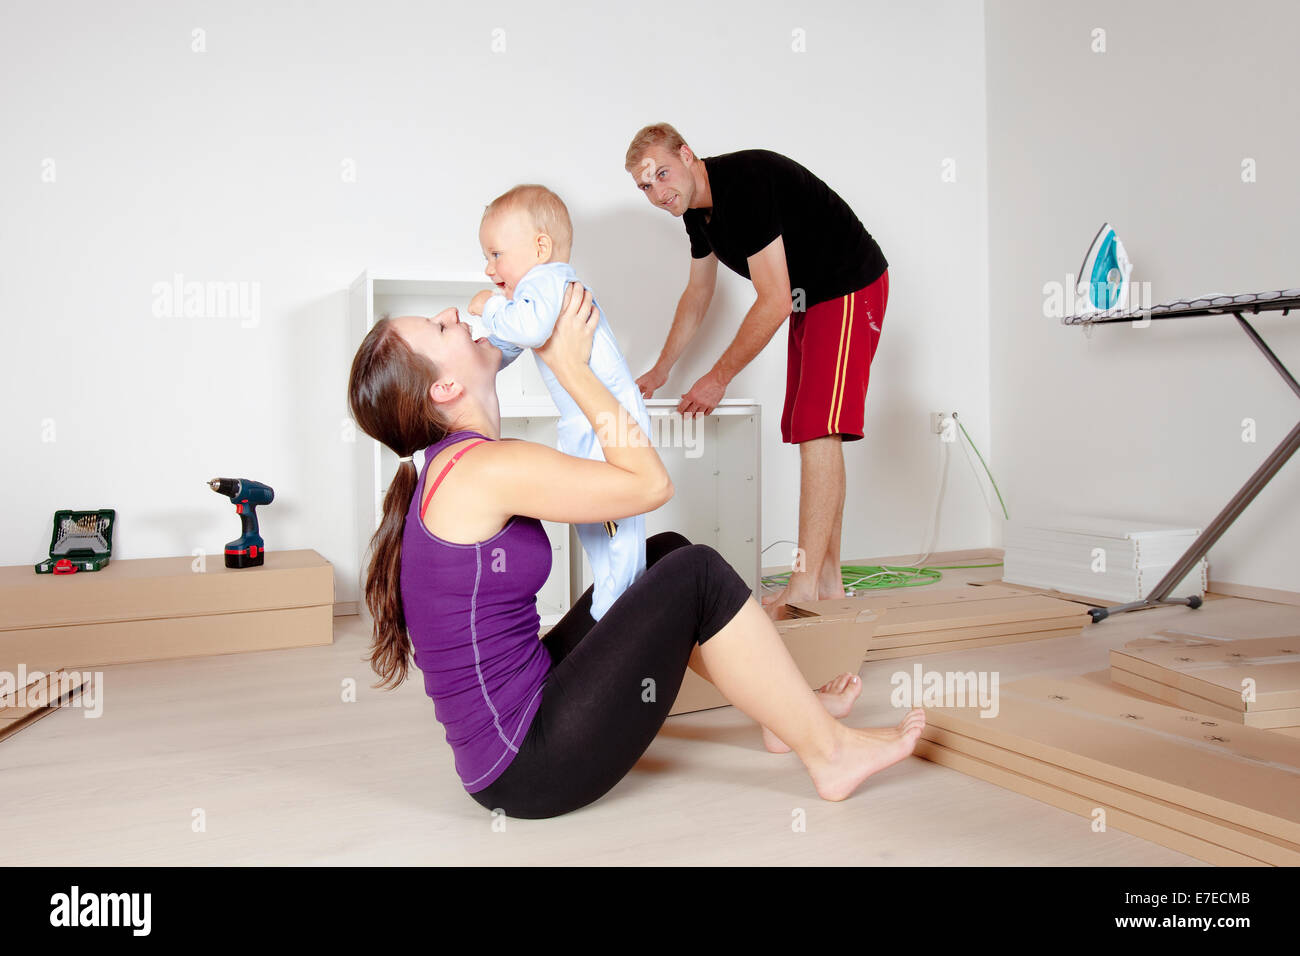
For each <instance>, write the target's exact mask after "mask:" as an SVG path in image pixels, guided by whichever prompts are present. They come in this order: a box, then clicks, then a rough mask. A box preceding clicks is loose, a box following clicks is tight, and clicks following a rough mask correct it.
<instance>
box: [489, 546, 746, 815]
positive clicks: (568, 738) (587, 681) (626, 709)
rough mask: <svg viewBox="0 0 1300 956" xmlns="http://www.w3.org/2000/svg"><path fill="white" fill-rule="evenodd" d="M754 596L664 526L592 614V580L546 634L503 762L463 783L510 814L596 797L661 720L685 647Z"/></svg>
mask: <svg viewBox="0 0 1300 956" xmlns="http://www.w3.org/2000/svg"><path fill="white" fill-rule="evenodd" d="M750 597H751V592H750V589H749V585H747V584H746V583H745V582H744V580H743V579H742V578H741V577H740V575H739V574H737V573H736V571H735V569H733V568H732V567H731V565H729V564H728V563H727V562H726V561H725V560H723V558H722V556H721V555H720V554H718V552H716V551H714V550H713V549H712V548H710V547H709V546H708V545H704V544H691V543H690V542H689V541H687V540H686V539H685V538H684V537H682V536H681V535H680V534H677V533H676V532H673V531H665V532H663V533H661V534H656V535H654V536H652V537H651V538H649V539H648V540H647V541H646V569H645V573H643V574H642V575H641V577H639V578H637V580H636V581H635V582H633V584H632V586H631V587H629V588H628V589H627V590H626V591H624V592H623V594H622V595H620V596H619V598H618V600H616V601H615V602H614V603H613V605H611V606H610V609H609V610H608V611H606V612H605V615H604V617H602V618H601V619H600V620H599V621H594V620H592V617H591V611H590V608H591V589H590V588H588V589H587V593H586V594H584V595H583V596H582V598H581V599H580V600H579V601H578V602H577V603H576V604H575V605H574V606H573V607H572V608H570V609H569V612H568V613H567V614H565V615H564V617H563V619H561V621H560V622H559V623H558V624H556V625H555V627H553V628H552V629H551V630H550V631H549V632H548V633H547V634H546V636H545V637H544V638H543V639H542V640H543V643H544V644H545V645H546V649H547V650H548V651H549V652H550V655H551V659H552V661H553V666H552V668H551V672H550V674H549V675H548V676H547V678H546V687H545V689H544V690H543V691H542V702H541V704H540V705H539V707H538V709H537V713H536V714H535V715H534V716H533V722H532V724H531V726H530V727H529V729H528V733H527V735H526V736H525V737H524V741H523V743H522V744H521V745H520V747H519V752H518V753H517V754H515V758H514V760H512V761H511V763H510V766H508V767H507V768H506V769H505V772H504V773H502V774H501V776H500V777H498V778H497V779H496V780H494V781H493V782H492V783H491V784H489V785H488V786H487V787H486V788H485V789H483V790H480V791H478V792H477V793H473V794H470V796H472V797H473V798H474V799H475V800H477V801H478V802H479V803H480V804H482V805H483V806H484V807H486V808H487V809H489V810H498V809H499V810H501V811H502V812H503V813H504V814H505V815H506V816H507V817H516V818H520V819H538V818H541V817H554V816H559V815H560V814H562V813H568V812H569V811H571V810H577V809H578V808H579V807H585V806H586V805H587V804H589V803H591V802H593V801H595V800H598V799H600V798H601V797H602V796H604V795H605V794H606V793H608V792H609V790H610V789H611V788H612V787H613V786H614V785H615V784H616V783H618V782H619V781H620V780H622V779H623V777H625V776H626V775H627V773H628V771H629V770H631V769H632V766H633V765H634V764H635V763H636V762H637V761H638V760H640V759H641V755H642V754H643V753H645V751H646V748H648V747H649V746H650V742H651V741H652V740H654V738H655V734H657V733H659V728H660V727H662V726H663V722H664V720H665V718H667V716H668V711H669V710H670V709H671V708H672V705H673V701H674V700H675V699H676V698H677V691H678V690H679V689H680V688H681V684H682V677H683V676H684V675H685V673H686V665H687V662H688V661H689V660H690V656H691V651H692V649H693V648H694V646H695V645H696V644H703V643H704V642H705V641H707V640H708V639H709V638H710V637H712V636H713V635H714V634H716V633H717V632H718V631H720V630H721V629H722V628H723V626H725V625H726V624H727V623H728V622H729V621H730V620H731V619H732V618H733V617H735V616H736V612H738V611H739V610H740V608H741V606H742V605H743V604H744V603H745V601H746V600H747V599H749V598H750Z"/></svg>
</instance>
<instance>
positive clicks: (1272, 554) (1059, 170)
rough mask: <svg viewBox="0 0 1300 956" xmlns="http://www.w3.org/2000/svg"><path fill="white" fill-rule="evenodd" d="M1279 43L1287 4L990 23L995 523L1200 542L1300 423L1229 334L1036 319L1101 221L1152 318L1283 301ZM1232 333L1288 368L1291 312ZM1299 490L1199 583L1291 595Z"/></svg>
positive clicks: (1295, 357)
mask: <svg viewBox="0 0 1300 956" xmlns="http://www.w3.org/2000/svg"><path fill="white" fill-rule="evenodd" d="M1095 28H1102V29H1104V30H1105V42H1106V48H1105V52H1093V51H1092V49H1091V46H1092V42H1093V41H1092V31H1093V30H1094V29H1095ZM1297 29H1300V8H1296V7H1295V6H1294V5H1289V4H1281V3H1275V2H1274V3H1268V2H1258V0H1256V2H1244V3H1234V4H1228V5H1225V4H1220V3H1212V2H1208V0H1194V2H1193V0H1160V2H1146V3H1141V4H1135V3H1119V2H1114V0H1101V2H1096V3H1090V4H1086V5H1085V4H1069V5H1067V4H1059V3H1050V4H1048V3H1041V2H1034V0H1014V2H1012V0H992V2H990V3H989V4H988V15H987V41H988V50H987V57H988V114H989V170H990V173H989V236H990V240H989V260H990V262H989V264H990V275H991V282H990V299H991V302H992V307H991V309H990V315H991V322H992V327H991V336H990V351H989V355H990V372H991V381H992V414H991V418H992V421H993V423H994V435H993V437H994V441H993V451H994V455H995V458H996V462H997V464H996V469H997V474H998V475H999V476H1000V484H1001V485H1002V488H1003V491H1004V493H1006V494H1007V495H1008V498H1009V501H1010V506H1011V508H1012V516H1013V517H1015V516H1016V515H1017V512H1019V513H1020V514H1025V513H1026V511H1027V510H1029V509H1030V508H1033V507H1041V508H1048V507H1063V508H1067V509H1069V510H1077V511H1086V512H1091V513H1096V514H1107V515H1115V516H1123V517H1135V516H1136V517H1140V518H1147V519H1150V520H1155V521H1172V522H1186V523H1188V524H1189V525H1193V526H1201V527H1203V526H1204V525H1205V524H1206V523H1208V522H1209V521H1210V519H1212V518H1213V517H1214V516H1215V515H1216V514H1217V513H1218V512H1219V510H1220V509H1221V508H1222V507H1223V506H1224V505H1226V504H1227V502H1228V500H1229V499H1230V498H1231V497H1232V495H1233V493H1234V492H1235V491H1236V490H1237V488H1238V487H1240V486H1241V485H1242V484H1243V483H1244V482H1245V480H1246V478H1247V477H1248V476H1249V475H1250V474H1251V472H1253V471H1254V470H1255V468H1256V467H1257V466H1258V465H1259V464H1260V463H1261V462H1262V461H1263V460H1264V458H1265V457H1267V455H1268V454H1269V452H1270V451H1271V450H1272V449H1273V448H1274V446H1276V445H1277V443H1278V442H1279V441H1280V440H1281V439H1282V437H1283V436H1284V435H1285V434H1286V433H1287V432H1288V431H1289V430H1290V429H1291V427H1292V426H1293V425H1294V424H1295V422H1296V420H1297V418H1300V404H1298V403H1297V402H1296V397H1295V395H1294V394H1293V393H1292V392H1291V391H1290V389H1289V388H1288V387H1287V386H1286V385H1285V384H1284V383H1283V382H1282V380H1281V378H1280V377H1279V376H1278V375H1277V373H1276V372H1274V371H1273V369H1272V368H1270V367H1269V365H1268V364H1267V362H1266V361H1265V359H1264V357H1263V356H1262V354H1260V352H1259V351H1258V350H1257V349H1256V348H1255V346H1254V345H1252V344H1251V342H1250V340H1249V339H1248V338H1247V336H1246V335H1245V333H1244V332H1243V331H1242V330H1241V329H1240V328H1239V327H1238V326H1237V323H1236V321H1235V320H1234V319H1233V318H1231V317H1226V318H1196V319H1183V320H1168V321H1163V322H1154V323H1152V324H1151V325H1150V326H1148V327H1146V328H1134V327H1132V326H1131V325H1127V324H1119V325H1111V326H1103V327H1098V328H1097V329H1095V330H1094V331H1093V334H1092V336H1091V337H1090V338H1089V337H1085V335H1084V332H1083V331H1082V330H1080V329H1078V328H1067V327H1064V326H1062V325H1060V324H1059V320H1056V319H1052V318H1047V317H1045V316H1044V314H1043V302H1044V296H1043V286H1044V284H1045V283H1048V282H1064V281H1065V279H1066V276H1067V273H1074V272H1075V271H1077V270H1078V268H1079V264H1080V260H1081V259H1082V258H1083V254H1084V252H1085V250H1086V249H1087V247H1088V244H1089V242H1090V241H1091V239H1092V237H1093V235H1094V233H1095V232H1096V230H1097V228H1098V227H1099V226H1100V225H1101V223H1102V222H1103V221H1104V220H1109V221H1110V222H1111V223H1112V224H1113V225H1114V226H1115V227H1116V229H1117V230H1118V232H1119V235H1120V237H1121V239H1122V240H1123V241H1124V243H1125V245H1126V247H1127V249H1128V252H1129V255H1130V257H1131V258H1132V259H1133V261H1134V263H1135V272H1134V279H1136V280H1142V281H1148V282H1150V283H1151V294H1152V296H1153V301H1155V302H1166V301H1170V300H1174V299H1180V298H1185V297H1187V296H1194V295H1198V294H1200V293H1204V292H1231V293H1237V292H1256V291H1264V290H1272V289H1285V288H1294V287H1296V286H1297V285H1300V272H1298V271H1297V265H1296V252H1297V249H1298V248H1300V241H1298V240H1297V238H1296V234H1295V223H1296V221H1297V219H1298V218H1300V217H1298V215H1297V214H1300V186H1298V185H1297V180H1296V155H1297V151H1298V150H1300V131H1298V130H1297V127H1296V124H1295V118H1296V115H1297V112H1298V110H1297V107H1298V106H1300V101H1298V99H1297V84H1296V80H1295V69H1294V57H1293V51H1292V50H1291V45H1290V38H1292V37H1293V36H1294V35H1295V34H1296V31H1297ZM1246 158H1251V159H1253V160H1255V163H1256V170H1257V180H1256V181H1255V182H1253V183H1245V182H1243V181H1242V163H1243V160H1244V159H1246ZM1250 321H1251V323H1252V325H1254V326H1255V328H1256V329H1257V330H1258V331H1259V332H1260V334H1261V335H1262V336H1263V337H1264V339H1265V341H1267V342H1269V344H1270V345H1271V346H1272V347H1273V349H1274V351H1275V352H1276V353H1277V354H1278V356H1279V357H1280V358H1281V360H1282V361H1283V363H1284V364H1288V365H1289V367H1290V368H1291V369H1292V371H1293V372H1295V371H1296V370H1297V368H1298V367H1300V339H1298V338H1297V334H1298V332H1300V329H1298V328H1297V322H1296V316H1294V315H1292V316H1289V317H1285V318H1284V317H1282V316H1281V315H1280V313H1268V314H1264V315H1261V316H1259V317H1258V319H1251V320H1250ZM1246 418H1252V419H1254V420H1255V421H1256V423H1257V440H1256V442H1254V443H1253V444H1252V443H1246V442H1243V441H1242V434H1243V429H1242V421H1243V419H1246ZM1298 494H1300V462H1296V461H1292V462H1291V464H1290V465H1289V466H1288V467H1286V468H1284V469H1283V470H1282V472H1280V473H1279V474H1278V475H1277V477H1275V478H1274V480H1273V482H1272V483H1271V484H1270V485H1269V486H1268V487H1267V488H1266V489H1265V490H1264V491H1263V492H1262V493H1261V494H1260V496H1259V497H1258V498H1257V499H1256V500H1255V502H1254V504H1253V505H1251V507H1250V508H1249V509H1247V510H1246V512H1245V513H1244V514H1243V515H1242V516H1241V517H1240V518H1239V519H1238V520H1237V522H1236V524H1235V525H1233V527H1232V528H1231V529H1230V530H1229V531H1228V533H1227V534H1226V535H1225V536H1224V537H1223V539H1221V541H1220V542H1219V544H1218V545H1217V546H1215V547H1214V548H1213V549H1212V550H1211V552H1210V576H1211V578H1212V579H1213V580H1218V581H1230V582H1237V583H1244V584H1251V585H1256V586H1260V587H1273V588H1281V589H1286V590H1292V591H1294V590H1300V561H1297V560H1296V556H1295V545H1294V541H1295V536H1296V531H1297V529H1298V526H1300V522H1298V520H1297V516H1296V508H1295V504H1294V502H1295V501H1296V498H1297V495H1298Z"/></svg>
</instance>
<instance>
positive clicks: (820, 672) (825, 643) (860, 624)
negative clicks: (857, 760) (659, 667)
mask: <svg viewBox="0 0 1300 956" xmlns="http://www.w3.org/2000/svg"><path fill="white" fill-rule="evenodd" d="M818 603H824V602H818ZM840 603H841V605H843V602H840ZM785 613H786V614H787V615H788V616H787V617H786V619H785V620H779V621H777V622H776V630H777V633H778V634H779V635H780V636H781V640H782V641H783V642H784V643H785V646H786V649H787V650H788V651H789V652H790V656H791V657H792V658H794V662H795V664H797V665H798V667H799V671H800V673H802V674H803V676H804V678H805V679H806V680H807V681H808V686H809V687H820V686H821V685H822V684H824V683H826V682H827V681H828V680H830V679H831V678H832V677H836V676H838V675H839V674H843V673H844V672H846V671H847V672H848V673H850V674H856V673H857V672H858V670H859V669H860V668H861V667H862V661H863V657H864V655H865V654H866V651H867V646H868V644H870V642H871V635H872V634H874V633H875V630H876V623H877V620H878V619H879V617H880V615H881V614H882V613H883V612H879V611H873V610H872V609H870V608H867V607H863V605H862V604H861V602H857V603H854V604H851V605H843V606H840V607H837V608H827V609H824V610H822V611H820V612H819V611H815V610H809V609H808V607H805V606H803V605H793V604H791V605H786V608H785ZM726 706H728V701H727V699H726V698H725V697H723V696H722V693H721V692H720V691H719V690H718V689H717V688H716V687H714V686H713V685H712V684H710V683H709V682H708V681H706V680H705V679H704V678H702V677H701V676H700V675H699V674H697V673H695V671H693V670H690V669H689V668H688V669H687V671H686V676H685V677H684V678H683V679H682V686H681V690H679V691H678V692H677V699H676V701H674V703H673V707H672V710H670V711H669V712H668V716H670V717H671V716H673V715H675V714H687V713H691V712H693V711H697V710H708V709H709V708H712V707H726Z"/></svg>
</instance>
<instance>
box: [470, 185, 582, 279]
mask: <svg viewBox="0 0 1300 956" xmlns="http://www.w3.org/2000/svg"><path fill="white" fill-rule="evenodd" d="M502 212H517V213H523V214H524V215H526V216H527V217H528V218H529V220H530V221H531V222H532V226H533V228H534V229H536V230H537V231H538V232H544V233H546V235H548V236H550V237H551V242H553V243H554V244H555V254H556V258H558V259H561V260H563V259H568V258H569V252H570V251H571V250H572V248H573V223H572V222H571V221H570V219H569V210H568V209H567V208H566V207H565V205H564V200H562V199H560V197H559V196H557V195H555V193H553V192H551V190H549V189H547V188H546V187H545V186H539V185H537V184H536V183H524V184H522V185H519V186H515V187H514V188H513V189H510V190H507V191H506V192H504V193H502V194H501V195H500V196H498V197H497V198H496V199H494V200H492V201H491V202H490V203H488V206H487V208H486V209H485V210H484V211H483V221H484V222H486V221H487V220H488V217H490V216H493V215H496V214H497V213H502Z"/></svg>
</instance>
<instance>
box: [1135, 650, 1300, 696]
mask: <svg viewBox="0 0 1300 956" xmlns="http://www.w3.org/2000/svg"><path fill="white" fill-rule="evenodd" d="M1110 663H1111V666H1112V667H1118V668H1120V669H1122V670H1125V671H1128V672H1129V673H1131V674H1138V675H1140V676H1142V677H1146V678H1148V679H1150V680H1153V681H1156V682H1158V683H1161V684H1165V685H1168V686H1169V687H1175V688H1177V689H1178V690H1182V691H1187V692H1188V693H1190V694H1194V695H1196V696H1197V697H1203V698H1205V699H1207V700H1212V701H1214V702H1215V703H1217V704H1220V705H1222V706H1224V707H1230V708H1232V709H1233V710H1240V711H1245V712H1251V711H1259V710H1278V709H1282V708H1295V707H1300V636H1295V635H1292V636H1289V637H1264V638H1254V639H1251V640H1242V641H1233V642H1232V643H1231V644H1230V645H1227V646H1225V645H1205V646H1200V647H1194V646H1183V647H1143V648H1135V647H1126V648H1123V649H1119V650H1112V651H1111V652H1110ZM1246 679H1250V680H1253V681H1254V682H1255V699H1254V700H1253V701H1243V700H1242V699H1241V694H1242V682H1243V680H1246Z"/></svg>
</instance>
